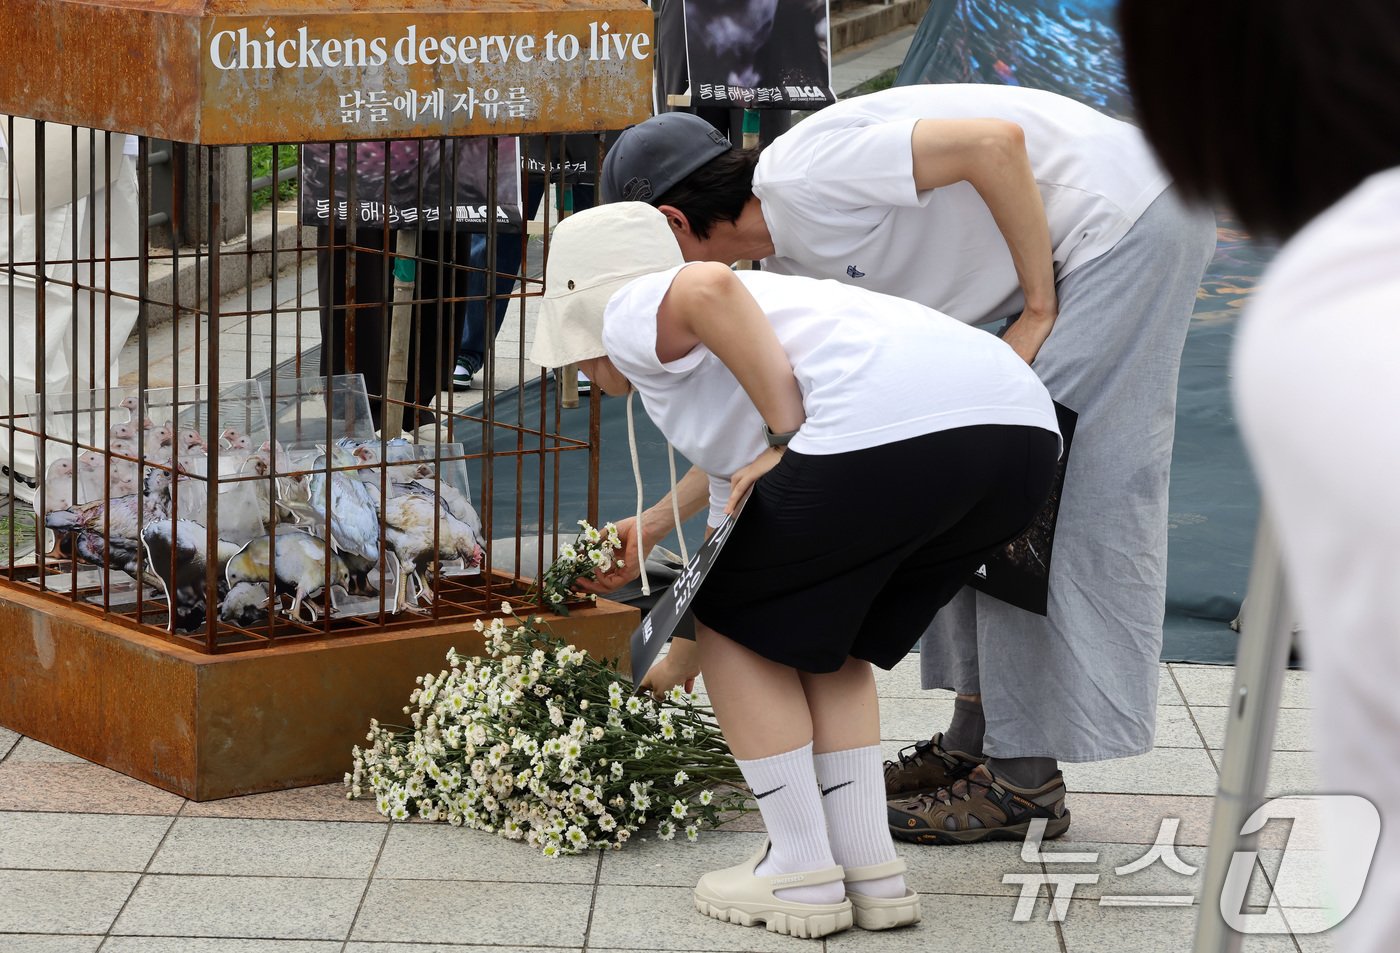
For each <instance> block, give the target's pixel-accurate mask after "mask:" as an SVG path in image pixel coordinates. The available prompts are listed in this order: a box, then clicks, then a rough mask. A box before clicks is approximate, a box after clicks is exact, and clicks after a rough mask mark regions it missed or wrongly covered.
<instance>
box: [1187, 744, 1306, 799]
mask: <svg viewBox="0 0 1400 953" xmlns="http://www.w3.org/2000/svg"><path fill="white" fill-rule="evenodd" d="M1211 754H1212V755H1213V756H1214V757H1215V760H1216V762H1217V763H1218V762H1219V761H1220V759H1221V758H1223V757H1224V756H1225V755H1224V752H1222V751H1212V752H1211ZM1265 793H1266V794H1267V795H1268V796H1269V797H1278V796H1279V795H1280V794H1317V793H1327V792H1326V791H1325V788H1324V786H1323V785H1322V783H1321V781H1320V780H1319V778H1318V775H1317V760H1316V757H1315V756H1314V755H1313V753H1312V752H1311V751H1275V752H1274V753H1273V754H1272V755H1271V756H1270V757H1269V786H1268V788H1267V789H1266V791H1265Z"/></svg>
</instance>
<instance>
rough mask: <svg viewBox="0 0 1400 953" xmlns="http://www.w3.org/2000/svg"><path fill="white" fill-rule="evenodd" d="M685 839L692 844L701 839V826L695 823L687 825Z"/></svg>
mask: <svg viewBox="0 0 1400 953" xmlns="http://www.w3.org/2000/svg"><path fill="white" fill-rule="evenodd" d="M685 839H686V840H688V841H690V842H691V843H692V844H693V843H695V842H696V841H697V840H699V839H700V828H698V827H696V826H695V825H694V824H691V825H689V826H687V827H686V829H685Z"/></svg>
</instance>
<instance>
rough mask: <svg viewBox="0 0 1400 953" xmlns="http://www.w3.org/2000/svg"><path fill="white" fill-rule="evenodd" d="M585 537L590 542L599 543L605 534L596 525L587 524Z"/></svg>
mask: <svg viewBox="0 0 1400 953" xmlns="http://www.w3.org/2000/svg"><path fill="white" fill-rule="evenodd" d="M583 538H584V539H586V540H588V541H589V542H590V543H597V542H601V541H602V539H603V534H602V533H600V532H598V530H597V529H596V528H595V527H592V526H588V525H585V526H584V528H583Z"/></svg>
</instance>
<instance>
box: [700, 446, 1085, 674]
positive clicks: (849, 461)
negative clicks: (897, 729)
mask: <svg viewBox="0 0 1400 953" xmlns="http://www.w3.org/2000/svg"><path fill="white" fill-rule="evenodd" d="M1058 453H1059V440H1058V438H1057V437H1056V435H1055V434H1053V433H1051V432H1050V431H1048V430H1042V429H1040V428H1038V427H1021V426H996V425H985V426H976V427H960V428H957V429H955V430H945V431H940V432H938V433H932V434H926V435H924V436H921V437H914V438H911V439H909V440H901V441H899V442H897V443H889V444H884V445H882V446H878V447H871V448H869V449H866V450H855V451H851V452H848V453H838V454H830V455H813V454H802V453H796V452H794V451H792V450H789V451H787V452H786V453H784V454H783V458H782V460H780V461H779V462H778V465H777V466H775V467H774V468H773V469H772V470H770V471H769V472H768V473H767V474H765V475H764V477H763V478H762V479H761V480H759V481H758V483H757V484H756V485H755V486H754V490H753V496H752V497H751V498H750V500H749V502H748V504H747V505H746V506H745V508H744V513H743V516H742V517H740V519H739V523H738V525H737V526H735V527H734V531H733V535H732V536H731V537H730V539H729V542H728V543H726V544H725V548H724V549H723V550H722V551H721V552H720V555H719V557H718V559H717V560H716V562H715V565H714V566H713V567H712V568H711V570H710V574H709V576H707V577H706V579H705V582H704V584H703V585H702V586H701V587H700V591H699V592H698V593H697V594H696V596H695V604H694V609H695V618H696V619H697V620H698V621H699V622H701V623H703V624H704V625H706V626H708V627H709V628H711V629H713V630H715V631H716V632H718V633H720V634H721V635H724V636H726V637H728V638H730V639H733V640H734V641H735V642H738V643H739V644H741V645H744V646H746V647H748V648H750V649H752V650H753V651H755V652H757V653H758V654H759V655H762V656H763V657H764V658H767V659H771V660H773V661H775V662H780V663H782V664H784V665H791V666H792V667H793V668H796V669H798V670H799V671H803V672H834V671H836V670H837V669H839V668H840V667H841V666H842V665H844V664H845V662H846V659H847V658H848V657H855V658H859V659H865V660H866V661H869V662H873V663H874V664H876V665H879V666H880V667H881V668H892V667H893V666H894V665H895V664H896V663H897V662H898V661H899V660H900V659H902V658H903V657H904V656H905V655H907V654H908V653H909V650H910V649H912V648H913V647H914V645H915V644H916V643H917V642H918V641H919V637H920V636H922V635H923V633H924V630H925V629H926V628H928V624H929V622H931V621H932V620H933V617H934V615H935V614H936V613H937V612H938V610H939V609H941V608H942V607H943V606H944V605H946V604H947V602H948V600H950V599H952V598H953V596H954V595H955V594H956V593H957V591H958V590H959V589H961V588H962V586H963V584H964V583H966V582H967V580H968V578H969V577H970V576H971V574H972V572H973V571H974V570H975V569H976V568H977V567H978V565H980V564H981V562H982V561H983V559H984V558H985V557H986V556H987V555H988V554H989V553H991V551H992V550H993V549H995V548H996V547H997V546H999V545H1001V544H1003V543H1006V542H1008V541H1009V540H1011V539H1014V538H1015V537H1016V536H1018V535H1020V534H1021V532H1022V531H1023V530H1024V529H1025V528H1026V527H1027V526H1028V525H1030V522H1031V519H1032V518H1033V517H1034V516H1035V515H1036V513H1037V512H1039V510H1040V508H1041V506H1042V505H1044V503H1045V500H1046V497H1047V496H1048V494H1049V492H1050V486H1051V482H1052V480H1053V479H1054V474H1055V464H1056V458H1057V456H1058Z"/></svg>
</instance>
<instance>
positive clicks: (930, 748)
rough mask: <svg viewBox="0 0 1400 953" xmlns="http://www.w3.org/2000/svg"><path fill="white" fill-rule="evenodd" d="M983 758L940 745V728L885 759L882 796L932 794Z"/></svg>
mask: <svg viewBox="0 0 1400 953" xmlns="http://www.w3.org/2000/svg"><path fill="white" fill-rule="evenodd" d="M984 761H986V759H985V758H974V757H973V756H972V755H970V754H968V753H967V752H965V751H950V750H949V749H947V748H945V747H943V732H941V731H940V732H939V733H938V734H936V735H934V736H933V737H932V738H931V739H929V740H928V741H920V742H919V743H918V744H912V745H910V746H909V747H907V748H904V749H902V750H901V751H900V752H899V757H898V760H895V761H886V762H885V797H887V798H909V797H913V796H914V795H916V794H932V793H934V792H935V791H937V790H938V789H939V788H946V787H950V786H951V785H952V784H953V783H954V782H956V781H961V780H962V779H963V778H965V777H967V776H968V775H969V774H971V773H972V769H973V768H975V767H977V766H978V765H979V764H982V763H983V762H984Z"/></svg>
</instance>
